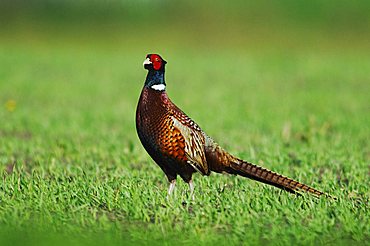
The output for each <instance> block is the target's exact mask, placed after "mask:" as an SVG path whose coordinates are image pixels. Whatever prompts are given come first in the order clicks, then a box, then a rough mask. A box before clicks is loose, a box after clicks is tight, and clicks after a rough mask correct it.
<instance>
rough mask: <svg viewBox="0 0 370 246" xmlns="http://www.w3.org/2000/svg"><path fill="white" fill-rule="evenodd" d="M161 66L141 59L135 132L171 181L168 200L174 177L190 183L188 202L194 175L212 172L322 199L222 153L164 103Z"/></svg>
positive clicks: (297, 184)
mask: <svg viewBox="0 0 370 246" xmlns="http://www.w3.org/2000/svg"><path fill="white" fill-rule="evenodd" d="M166 63H167V62H166V61H165V60H163V59H162V57H161V56H159V55H157V54H149V55H147V56H146V60H145V61H144V68H145V69H147V70H148V75H147V77H146V80H145V84H144V88H143V90H142V92H141V95H140V99H139V103H138V105H137V110H136V129H137V133H138V135H139V138H140V141H141V143H142V144H143V146H144V148H145V149H146V151H147V152H148V153H149V155H150V156H151V157H152V158H153V160H154V161H155V162H156V163H157V164H158V165H159V167H160V168H161V169H162V170H163V172H164V173H165V174H166V176H167V178H168V180H169V182H170V187H169V189H168V195H171V193H172V191H173V189H174V188H175V184H176V177H177V175H180V177H181V178H182V179H183V180H184V181H185V182H186V183H188V184H189V188H190V194H191V196H192V197H193V192H194V185H193V182H192V175H193V173H195V172H199V173H201V174H202V175H210V173H211V171H213V172H217V173H223V172H226V173H230V174H237V175H241V176H244V177H247V178H251V179H254V180H258V181H260V182H263V183H266V184H269V185H273V186H275V187H278V188H280V189H283V190H286V191H288V192H292V193H296V194H300V193H301V192H307V193H311V194H313V195H314V196H316V197H319V196H322V195H326V194H325V193H323V192H321V191H319V190H316V189H314V188H312V187H309V186H307V185H305V184H302V183H300V182H298V181H295V180H293V179H290V178H287V177H285V176H283V175H280V174H277V173H275V172H272V171H270V170H267V169H265V168H262V167H260V166H257V165H255V164H252V163H249V162H247V161H244V160H241V159H239V158H237V157H234V156H233V155H231V154H229V153H228V152H226V151H225V150H224V149H222V148H221V147H220V146H219V145H218V144H217V143H216V142H214V140H213V139H212V138H210V137H208V136H207V134H206V133H205V132H203V131H202V129H201V128H200V127H199V126H198V125H197V124H196V123H195V122H194V121H193V120H192V119H190V118H189V117H188V116H187V115H186V114H185V113H184V112H183V111H182V110H181V109H179V108H178V107H177V106H176V105H175V104H174V103H172V101H171V100H170V99H169V97H168V95H167V93H166V83H165V78H164V73H165V65H166Z"/></svg>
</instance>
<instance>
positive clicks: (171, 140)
mask: <svg viewBox="0 0 370 246" xmlns="http://www.w3.org/2000/svg"><path fill="white" fill-rule="evenodd" d="M176 110H177V107H176V106H175V105H174V104H173V103H172V102H171V101H170V99H169V98H168V96H167V94H166V92H164V91H155V90H152V89H150V88H147V87H144V89H143V90H142V92H141V95H140V99H139V103H138V106H137V111H136V128H137V132H138V135H139V138H140V141H141V142H142V144H143V146H144V148H145V149H146V151H147V152H148V153H149V155H150V156H151V157H152V158H153V160H154V161H155V162H156V163H157V164H158V165H159V166H160V167H161V168H162V170H163V171H164V172H165V173H166V175H167V176H168V177H169V179H171V178H172V176H174V177H176V175H177V174H179V175H181V176H182V177H183V175H184V176H185V178H186V177H187V176H188V175H190V176H191V174H192V173H193V172H195V170H194V169H193V168H192V167H191V166H190V165H188V164H187V157H186V155H185V139H184V137H183V136H182V135H181V133H180V131H179V130H178V129H177V128H175V126H174V122H173V120H172V116H173V115H174V114H175V113H174V112H175V111H176ZM183 173H185V174H183ZM186 173H189V174H186ZM182 174H183V175H182Z"/></svg>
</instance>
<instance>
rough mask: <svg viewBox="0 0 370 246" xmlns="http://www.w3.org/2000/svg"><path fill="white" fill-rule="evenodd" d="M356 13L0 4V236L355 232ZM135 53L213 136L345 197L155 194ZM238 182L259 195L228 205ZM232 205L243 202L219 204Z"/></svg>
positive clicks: (64, 2)
mask: <svg viewBox="0 0 370 246" xmlns="http://www.w3.org/2000/svg"><path fill="white" fill-rule="evenodd" d="M369 13H370V1H365V0H364V1H334V0H328V1H319V0H311V1H300V0H279V1H274V0H273V1H264V0H263V1H169V0H163V1H159V0H158V1H157V0H153V1H147V0H137V1H134V0H132V1H129V0H128V1H124V0H122V1H118V0H117V1H83V0H75V1H72V0H60V1H46V0H40V1H4V0H3V1H0V164H1V168H2V171H3V180H2V183H1V184H0V185H1V189H0V195H1V196H0V222H1V224H0V235H1V237H0V238H1V239H0V244H1V242H4V243H5V244H6V243H9V242H17V240H18V243H19V244H20V245H23V244H24V242H25V241H27V240H28V241H27V242H28V243H29V244H33V245H40V243H44V244H45V245H50V244H51V242H53V243H59V244H65V243H66V242H67V243H72V242H74V243H76V244H78V240H77V241H76V238H79V236H80V234H84V235H86V237H85V238H84V239H81V240H82V243H85V244H86V243H88V244H90V245H91V244H93V245H94V244H96V245H98V244H104V243H105V242H115V243H116V244H117V245H118V244H121V240H122V238H125V239H126V240H131V241H132V242H131V243H135V242H141V243H142V242H143V240H145V241H144V242H146V243H151V241H152V239H158V240H161V239H162V240H163V239H165V240H167V239H172V240H175V241H176V240H179V241H180V242H182V243H185V244H186V243H188V244H189V242H190V244H191V243H192V242H199V241H198V239H199V238H200V240H201V241H202V240H203V241H202V242H205V243H215V242H217V243H222V244H229V243H230V242H233V243H238V242H239V243H240V242H243V241H242V240H246V238H248V240H250V241H249V242H255V243H256V242H257V243H258V242H259V243H261V242H273V241H274V240H277V239H279V240H281V242H283V244H284V242H285V244H288V243H291V244H292V243H302V242H303V243H305V242H306V243H308V244H310V243H311V244H313V243H316V242H321V244H323V241H320V240H321V239H320V238H325V239H327V240H328V241H329V242H330V240H331V237H333V238H334V243H335V242H336V241H340V240H342V239H345V240H349V242H352V241H351V240H355V241H356V243H359V242H360V243H361V242H362V243H363V242H366V240H367V241H368V239H369V234H368V231H369V230H367V232H366V229H369V224H370V223H368V221H369V216H368V212H366V209H365V208H366V206H367V208H368V197H369V190H368V187H369V179H368V178H369V176H368V161H369V152H368V149H369V125H370V119H369V105H370V104H369V93H370V85H369V83H370V56H369V54H370V42H369V40H370V14H369ZM148 53H159V54H161V55H162V56H163V58H164V59H166V60H167V61H168V65H167V72H166V76H167V77H166V78H167V84H168V87H167V88H168V92H169V94H170V97H171V98H172V99H173V101H174V102H175V103H176V104H178V106H179V107H180V108H182V109H183V110H184V111H185V112H186V113H188V114H189V115H190V116H191V117H192V118H194V119H195V120H196V121H197V122H198V123H199V124H200V126H202V128H203V129H204V130H205V131H206V132H207V133H209V135H210V136H212V137H214V138H215V139H216V141H217V142H220V143H221V144H222V146H224V147H225V148H227V149H228V150H230V151H231V152H232V153H235V154H238V155H239V156H241V157H243V158H246V159H248V160H251V161H253V162H256V163H263V164H267V165H268V166H267V167H269V168H273V169H274V170H276V171H278V172H281V173H284V174H286V175H287V176H294V177H299V178H300V179H302V180H307V181H308V182H310V183H311V181H312V182H313V184H315V185H317V186H318V187H321V188H323V189H324V190H325V191H329V192H332V193H333V194H334V195H336V196H344V197H352V198H354V199H358V200H355V201H353V200H351V201H349V202H348V203H346V202H347V201H346V202H343V203H340V204H339V205H337V206H336V207H334V208H328V207H327V206H329V205H327V204H326V203H325V202H321V203H320V204H319V205H320V206H319V205H317V204H314V205H312V204H311V205H310V206H312V207H310V206H308V207H309V209H306V210H305V209H304V208H303V209H302V207H305V206H306V205H302V204H301V201H300V200H298V201H297V200H293V199H290V198H291V197H289V195H282V194H281V193H278V194H279V196H273V195H271V194H274V193H271V190H269V189H268V188H264V190H262V191H261V189H262V186H258V185H255V184H254V183H252V182H248V181H245V180H241V179H236V178H233V177H224V176H217V175H214V176H211V177H209V178H204V179H201V177H200V176H199V175H198V176H196V182H195V183H196V184H197V185H198V187H203V189H204V190H205V192H206V194H207V195H204V196H202V195H201V194H203V193H201V194H200V195H199V197H200V198H199V200H198V201H197V202H195V204H193V205H194V209H193V208H192V210H194V211H195V212H193V211H192V212H189V211H190V208H188V207H186V206H185V205H184V206H183V207H181V205H179V206H176V204H178V203H180V202H181V201H180V202H176V201H175V202H174V203H173V204H170V205H169V206H168V204H167V203H166V202H163V201H162V200H163V199H164V198H163V197H164V195H165V191H166V189H167V183H166V180H165V178H164V177H163V174H162V173H161V171H160V170H159V168H158V167H157V166H156V165H155V164H153V163H152V161H151V160H150V159H149V157H148V156H147V155H146V153H145V152H144V151H143V149H142V147H141V145H140V143H139V141H138V139H137V136H136V131H135V124H134V118H135V108H136V103H137V99H138V97H139V93H140V90H141V88H142V85H143V83H144V79H145V76H146V71H145V70H144V69H143V67H142V62H143V60H144V58H145V56H146V54H148ZM215 112H217V114H215ZM238 119H243V120H238ZM292 153H293V154H292ZM318 173H319V174H320V175H318ZM239 182H240V183H239ZM224 184H227V185H228V187H231V188H229V189H230V190H229V193H228V195H229V196H227V194H226V193H227V192H225V194H223V193H222V195H220V197H218V194H219V193H220V192H219V190H221V188H219V187H223V185H224ZM179 186H180V188H179V192H182V193H181V194H182V196H181V198H179V200H181V199H183V197H186V195H184V194H186V187H185V186H184V185H183V186H181V184H179ZM20 187H22V189H21V188H20ZM225 187H226V185H225ZM233 187H234V188H233ZM244 187H247V188H244ZM333 187H336V188H333ZM242 189H245V190H247V191H250V192H251V193H252V194H259V195H256V197H259V198H261V201H259V199H255V200H253V201H249V200H248V203H241V202H240V201H241V200H243V201H244V199H247V198H246V197H249V195H250V194H249V193H247V191H245V190H243V192H244V193H243V194H244V195H243V194H239V193H238V195H240V197H242V199H239V198H238V196H236V195H235V194H236V193H237V192H238V191H239V190H242ZM17 190H18V191H19V192H17ZM222 190H223V188H222ZM207 192H208V193H207ZM233 192H234V193H233ZM258 192H259V193H258ZM128 193H129V194H128ZM245 194H247V195H245ZM207 196H208V197H207ZM56 197H57V198H58V199H60V200H58V199H57V198H56ZM132 197H134V198H135V199H136V200H135V199H133V198H132ZM148 197H149V198H148ZM272 197H273V198H272ZM279 197H282V198H281V199H282V201H283V202H281V201H280V200H278V199H280V198H279ZM262 198H263V199H262ZM63 199H64V200H63ZM161 199H162V200H161ZM269 199H276V200H273V202H271V201H270V200H269ZM284 199H285V200H284ZM210 201H211V202H210ZM238 202H240V203H238ZM254 202H256V204H257V205H255V207H253V206H254ZM280 202H281V203H282V204H285V205H287V204H288V205H290V206H288V205H287V206H286V207H285V208H281V207H283V206H280V205H281V204H280ZM284 202H285V203H284ZM216 203H217V204H219V206H221V207H222V206H225V207H226V209H225V210H223V212H221V213H220V212H219V210H218V208H217V209H216V208H213V205H214V204H216ZM163 204H165V205H166V206H167V207H166V206H163ZM174 204H175V205H174ZM235 204H237V205H236V206H239V208H240V211H245V210H246V209H244V206H247V205H248V206H251V207H249V210H248V211H250V212H248V213H242V212H240V214H238V213H237V212H236V214H231V215H230V214H228V211H229V210H231V209H227V208H229V207H233V206H234V205H235ZM271 204H272V205H271ZM359 204H360V205H359ZM193 205H192V206H193ZM298 205H299V206H298ZM316 205H317V207H316ZM228 206H229V207H228ZM298 207H300V208H298ZM329 207H330V206H329ZM280 209H286V210H284V211H281V210H280ZM330 209H333V210H330ZM296 210H297V211H298V212H296ZM157 211H159V212H158V213H157ZM225 211H226V212H225ZM237 211H238V210H237ZM328 211H329V212H328ZM232 212H234V210H233V211H232ZM285 213H286V214H288V218H289V219H288V221H287V219H286V218H285V217H284V216H282V215H281V214H285ZM300 213H302V214H304V215H307V218H305V219H303V221H301V219H302V218H301V217H300ZM205 214H206V215H210V216H209V217H207V216H205ZM333 214H334V215H333ZM364 215H365V216H364ZM248 216H251V217H248ZM269 216H271V217H273V218H274V219H275V222H271V221H270V220H267V219H268V217H269ZM289 216H292V217H289ZM312 216H313V217H312ZM153 217H154V218H155V221H154V222H153V221H152V220H153V219H152V218H153ZM195 217H196V218H197V219H194V218H195ZM158 218H159V219H158ZM323 218H324V219H323ZM157 220H158V221H160V222H158V221H157ZM256 221H257V222H260V224H259V223H254V222H256ZM307 221H308V222H307ZM333 221H334V222H333ZM270 223H275V224H270ZM281 225H282V226H284V228H285V230H280V229H279V228H280V226H281ZM301 225H306V226H307V227H304V226H303V229H302V228H301V227H300V226H301ZM38 226H40V228H41V229H40V231H41V232H40V231H39V230H38ZM33 227H35V228H36V229H35V231H36V233H34V231H33V229H34V228H33ZM14 228H16V230H15V229H14ZM317 228H318V229H317ZM364 228H365V229H364ZM28 229H29V230H28ZM63 230H65V231H64V233H65V234H67V235H69V234H70V233H71V232H73V231H75V236H76V237H72V238H71V239H70V242H69V241H68V237H67V238H65V237H64V235H65V234H63V233H61V234H60V232H61V231H62V232H63ZM295 230H296V231H295ZM50 231H52V232H57V233H56V234H59V235H58V236H55V235H54V237H51V238H49V237H48V236H47V233H46V232H50ZM230 231H231V232H233V233H229V232H230ZM106 232H108V233H106ZM246 233H249V234H246ZM72 234H73V233H72ZM34 235H37V236H34ZM208 235H213V237H210V238H208ZM225 235H228V236H225ZM90 236H91V238H90ZM22 237H23V239H22ZM86 238H89V239H88V240H87V241H86ZM189 238H190V239H189ZM302 238H303V239H305V240H306V241H301V239H302ZM63 239H64V240H65V241H63ZM1 240H3V241H1ZM263 240H265V241H263ZM244 242H246V241H244ZM247 242H248V241H247Z"/></svg>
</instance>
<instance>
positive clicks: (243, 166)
mask: <svg viewBox="0 0 370 246" xmlns="http://www.w3.org/2000/svg"><path fill="white" fill-rule="evenodd" d="M230 168H232V169H233V170H234V171H235V172H236V174H238V175H241V176H244V177H247V178H250V179H254V180H257V181H260V182H263V183H265V184H269V185H273V186H275V187H278V188H280V189H283V190H286V191H288V192H291V193H298V194H299V193H301V192H307V193H311V194H312V195H314V196H315V197H320V196H322V195H326V194H325V193H324V192H321V191H319V190H316V189H314V188H312V187H310V186H308V185H305V184H302V183H300V182H298V181H296V180H293V179H291V178H288V177H285V176H283V175H281V174H278V173H275V172H272V171H270V170H268V169H266V168H263V167H260V166H257V165H255V164H252V163H249V162H246V161H243V160H239V159H237V161H236V162H231V163H230ZM326 196H328V195H326Z"/></svg>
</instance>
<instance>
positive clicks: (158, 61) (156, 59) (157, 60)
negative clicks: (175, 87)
mask: <svg viewBox="0 0 370 246" xmlns="http://www.w3.org/2000/svg"><path fill="white" fill-rule="evenodd" d="M150 61H151V62H152V63H153V68H154V70H159V69H161V67H162V58H161V57H160V56H158V55H155V54H154V55H151V56H150Z"/></svg>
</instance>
